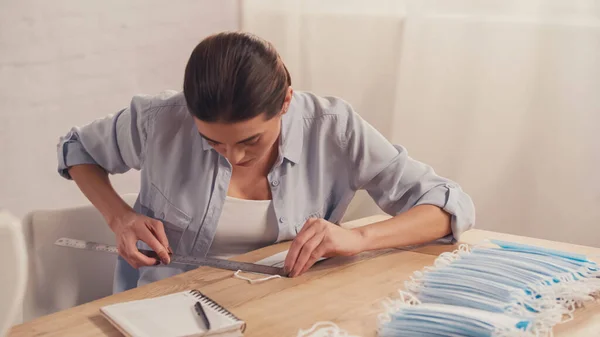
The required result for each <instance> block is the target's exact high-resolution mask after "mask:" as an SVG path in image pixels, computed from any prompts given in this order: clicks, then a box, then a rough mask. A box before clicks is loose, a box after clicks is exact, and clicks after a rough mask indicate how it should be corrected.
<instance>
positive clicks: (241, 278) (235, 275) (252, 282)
mask: <svg viewBox="0 0 600 337" xmlns="http://www.w3.org/2000/svg"><path fill="white" fill-rule="evenodd" d="M241 272H242V271H241V270H238V271H236V272H235V273H233V277H235V278H238V279H240V280H244V281H248V283H250V284H254V283H261V282H265V281H268V280H272V279H276V278H281V276H280V275H270V276H267V277H263V278H257V279H251V278H247V277H245V276H241V275H240V273H241Z"/></svg>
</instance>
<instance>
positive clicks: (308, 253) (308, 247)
mask: <svg viewBox="0 0 600 337" xmlns="http://www.w3.org/2000/svg"><path fill="white" fill-rule="evenodd" d="M321 241H323V233H315V235H314V236H313V237H312V238H310V240H308V241H307V242H306V243H305V244H304V246H302V250H301V251H300V254H299V255H298V259H297V260H296V263H295V264H294V268H293V269H292V271H291V273H290V276H291V277H296V276H298V275H300V272H301V271H302V270H304V266H305V265H306V262H308V260H309V259H310V258H311V257H312V255H313V252H314V250H315V249H317V247H318V246H319V245H320V244H321Z"/></svg>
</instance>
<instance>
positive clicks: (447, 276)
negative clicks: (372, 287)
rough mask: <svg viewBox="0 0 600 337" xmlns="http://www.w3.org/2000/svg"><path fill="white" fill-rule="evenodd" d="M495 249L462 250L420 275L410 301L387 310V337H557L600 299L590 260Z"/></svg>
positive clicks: (599, 274)
mask: <svg viewBox="0 0 600 337" xmlns="http://www.w3.org/2000/svg"><path fill="white" fill-rule="evenodd" d="M491 242H492V243H494V244H495V245H496V246H497V247H499V248H486V247H476V248H473V249H469V248H468V246H466V245H461V246H460V247H459V249H458V250H457V251H454V252H452V253H443V254H441V255H440V256H439V257H438V258H437V259H436V261H435V264H434V266H433V267H427V268H425V269H424V271H417V272H415V273H414V275H413V276H412V277H411V279H410V281H407V282H406V284H405V286H406V289H407V290H408V291H409V292H410V293H404V292H402V293H401V295H402V296H401V298H400V299H397V300H394V301H391V302H388V303H387V313H386V314H385V315H384V316H382V318H381V323H380V331H379V335H380V336H382V337H384V336H385V337H387V336H400V335H401V336H425V335H427V336H438V335H439V336H452V335H454V334H457V335H461V336H520V335H521V336H529V335H531V336H540V335H541V336H545V335H551V333H552V327H553V326H554V325H555V324H558V323H560V322H564V320H563V318H564V317H567V319H569V317H570V318H572V312H573V311H574V310H575V308H577V307H578V306H580V305H581V304H583V302H585V301H588V300H593V299H594V297H597V296H598V295H600V268H599V267H598V265H597V264H596V263H595V262H593V261H590V260H588V259H587V258H586V257H585V256H583V255H578V254H570V253H566V252H561V251H556V250H549V249H544V248H540V247H534V246H528V245H521V244H515V243H510V242H504V241H497V240H493V241H491ZM407 298H408V299H407Z"/></svg>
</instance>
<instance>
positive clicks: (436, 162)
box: [242, 0, 600, 246]
mask: <svg viewBox="0 0 600 337" xmlns="http://www.w3.org/2000/svg"><path fill="white" fill-rule="evenodd" d="M242 28H243V29H245V30H247V31H251V32H254V33H257V34H259V35H261V36H263V37H265V38H267V39H269V40H270V41H272V42H273V43H274V44H275V45H276V46H277V48H278V49H279V51H280V52H281V54H282V56H283V57H284V59H285V61H286V63H287V64H288V65H289V68H290V71H291V73H292V76H293V81H294V87H295V88H296V89H298V90H309V91H314V92H316V93H317V94H320V95H336V96H341V97H343V98H345V99H346V100H348V101H350V102H351V103H352V104H353V106H354V107H355V108H356V109H357V110H358V111H359V112H360V113H361V115H362V116H363V117H364V118H366V119H367V120H368V121H369V122H371V123H372V124H373V125H374V126H375V127H376V128H378V129H379V130H380V131H381V132H382V133H383V134H384V135H385V136H386V137H388V138H389V139H390V140H391V141H393V142H395V143H400V144H402V145H404V146H406V147H407V148H408V150H409V153H410V154H411V155H412V156H413V157H415V158H416V159H418V160H421V161H424V162H426V163H428V164H430V165H432V166H433V167H434V168H435V169H436V171H437V172H438V173H440V174H442V175H445V176H447V177H449V178H452V179H454V180H456V181H458V182H459V183H460V184H461V185H462V186H463V188H464V189H465V190H466V191H467V192H469V193H470V194H471V196H472V197H473V199H474V201H475V204H476V207H477V227H478V228H481V229H488V230H494V231H500V232H508V233H515V234H519V235H526V236H534V237H540V238H546V239H551V240H560V241H567V242H574V243H579V244H585V245H592V246H600V174H598V171H599V169H600V136H599V135H597V134H596V130H597V129H599V128H600V2H598V1H594V0H585V1H583V0H581V1H573V0H560V1H559V0H553V1H547V0H546V1H526V0H520V1H506V0H494V1H475V0H473V1H456V0H446V1H426V0H418V1H417V0H415V1H412V0H407V1H401V0H391V1H383V0H378V1H373V0H370V1H367V0H364V1H348V0H345V1H344V0H335V1H334V0H321V1H316V0H315V1H307V0H287V1H280V0H273V1H260V0H246V1H244V2H243V7H242ZM374 212H379V211H378V209H377V207H376V206H375V205H374V204H373V203H372V202H371V201H370V200H369V198H368V196H366V195H365V194H364V193H361V194H359V195H358V196H357V198H356V199H355V200H354V202H353V204H352V205H351V208H350V209H349V210H348V213H347V217H346V218H347V219H353V218H356V217H360V216H365V215H369V214H373V213H374Z"/></svg>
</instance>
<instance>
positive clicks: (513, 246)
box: [490, 240, 594, 263]
mask: <svg viewBox="0 0 600 337" xmlns="http://www.w3.org/2000/svg"><path fill="white" fill-rule="evenodd" d="M490 242H492V243H493V244H495V245H498V246H499V247H500V248H503V249H510V250H514V251H521V252H533V253H540V254H544V255H550V256H557V257H562V258H566V259H570V260H573V261H579V262H590V263H594V262H593V261H590V260H588V258H587V256H585V255H583V254H576V253H569V252H564V251H560V250H554V249H549V248H543V247H537V246H531V245H526V244H522V243H516V242H508V241H502V240H490Z"/></svg>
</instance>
